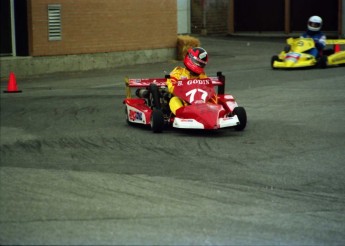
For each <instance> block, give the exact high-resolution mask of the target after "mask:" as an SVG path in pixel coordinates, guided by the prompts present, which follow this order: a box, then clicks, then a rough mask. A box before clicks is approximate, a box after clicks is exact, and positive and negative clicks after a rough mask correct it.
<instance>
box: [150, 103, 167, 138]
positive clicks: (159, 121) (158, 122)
mask: <svg viewBox="0 0 345 246" xmlns="http://www.w3.org/2000/svg"><path fill="white" fill-rule="evenodd" d="M163 127H164V115H163V112H162V111H161V110H159V109H154V110H153V111H152V114H151V129H152V131H153V132H154V133H159V132H162V131H163Z"/></svg>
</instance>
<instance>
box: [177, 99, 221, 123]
mask: <svg viewBox="0 0 345 246" xmlns="http://www.w3.org/2000/svg"><path fill="white" fill-rule="evenodd" d="M221 110H223V108H222V106H220V105H217V104H210V103H201V104H192V105H189V106H186V107H182V108H180V109H178V110H177V111H176V117H179V118H183V119H194V120H196V121H197V122H199V123H201V124H203V125H204V129H218V128H219V124H218V118H219V115H220V111H221Z"/></svg>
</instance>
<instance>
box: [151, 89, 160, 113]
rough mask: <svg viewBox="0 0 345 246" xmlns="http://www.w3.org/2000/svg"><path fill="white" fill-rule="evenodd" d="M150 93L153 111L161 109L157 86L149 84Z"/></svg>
mask: <svg viewBox="0 0 345 246" xmlns="http://www.w3.org/2000/svg"><path fill="white" fill-rule="evenodd" d="M150 93H151V99H152V106H153V108H155V109H160V108H161V102H160V96H159V95H160V93H159V90H158V86H157V85H156V84H150Z"/></svg>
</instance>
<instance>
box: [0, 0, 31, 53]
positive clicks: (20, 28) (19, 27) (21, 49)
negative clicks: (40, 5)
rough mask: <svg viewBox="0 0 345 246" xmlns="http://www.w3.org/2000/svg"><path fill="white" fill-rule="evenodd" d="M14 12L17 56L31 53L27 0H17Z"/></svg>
mask: <svg viewBox="0 0 345 246" xmlns="http://www.w3.org/2000/svg"><path fill="white" fill-rule="evenodd" d="M0 1H3V0H0ZM14 13H15V27H16V49H17V56H27V55H29V45H28V13H27V0H15V1H14Z"/></svg>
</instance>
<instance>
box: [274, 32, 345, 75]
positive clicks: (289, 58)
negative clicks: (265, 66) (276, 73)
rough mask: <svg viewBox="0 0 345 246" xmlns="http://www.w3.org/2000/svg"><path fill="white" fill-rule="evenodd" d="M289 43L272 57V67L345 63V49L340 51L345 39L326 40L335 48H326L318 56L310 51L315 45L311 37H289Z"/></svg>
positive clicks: (327, 65) (321, 66)
mask: <svg viewBox="0 0 345 246" xmlns="http://www.w3.org/2000/svg"><path fill="white" fill-rule="evenodd" d="M286 42H287V45H286V46H285V48H284V50H283V51H282V52H281V53H280V54H279V55H274V56H272V58H271V67H272V68H273V69H278V68H282V69H284V68H307V67H320V68H326V67H330V66H338V65H344V64H345V51H340V48H339V47H340V45H342V44H345V39H330V40H326V45H333V46H334V48H333V49H324V50H323V51H322V52H321V53H320V55H319V57H318V58H316V57H314V56H312V55H310V54H309V53H308V51H309V50H310V49H312V48H314V47H315V43H314V41H313V39H311V38H288V39H287V40H286Z"/></svg>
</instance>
